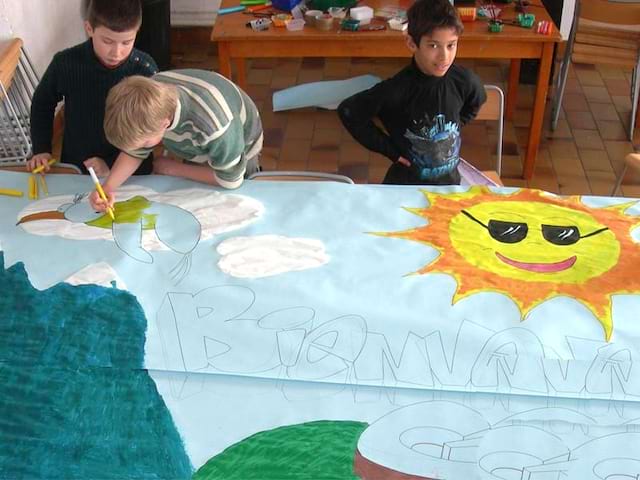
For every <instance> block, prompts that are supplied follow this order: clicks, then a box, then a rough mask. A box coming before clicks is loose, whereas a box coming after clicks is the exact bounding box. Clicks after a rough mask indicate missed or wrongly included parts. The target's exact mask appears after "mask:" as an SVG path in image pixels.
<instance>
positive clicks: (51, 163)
mask: <svg viewBox="0 0 640 480" xmlns="http://www.w3.org/2000/svg"><path fill="white" fill-rule="evenodd" d="M57 161H58V159H57V158H52V159H51V160H49V161H48V162H47V164H48V165H49V166H51V165H53V164H54V163H56V162H57ZM43 170H44V165H40V166H39V167H36V168H34V169H33V170H31V173H40V172H42V171H43Z"/></svg>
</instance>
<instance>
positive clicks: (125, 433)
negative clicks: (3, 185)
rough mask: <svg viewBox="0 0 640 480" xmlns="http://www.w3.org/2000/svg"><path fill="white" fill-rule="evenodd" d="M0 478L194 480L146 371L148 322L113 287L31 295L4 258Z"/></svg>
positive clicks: (62, 287)
mask: <svg viewBox="0 0 640 480" xmlns="http://www.w3.org/2000/svg"><path fill="white" fill-rule="evenodd" d="M0 285H1V286H2V293H1V294H0V478H3V479H4V478H11V479H13V478H47V479H53V478H64V479H71V478H82V479H105V478H118V479H122V478H152V479H153V478H172V479H173V478H188V477H190V476H191V475H192V473H193V467H192V465H191V463H190V461H189V458H188V457H187V454H186V452H185V449H184V445H183V443H182V440H181V438H180V436H179V434H178V431H177V430H176V427H175V425H174V423H173V420H172V418H171V415H170V414H169V411H168V410H167V408H166V406H165V404H164V402H163V400H162V397H161V396H160V394H159V393H158V391H157V389H156V386H155V383H154V382H153V380H152V379H151V377H150V376H149V374H148V373H147V372H146V371H145V370H144V369H143V368H142V367H143V358H144V342H145V330H146V319H145V316H144V313H143V311H142V308H141V307H140V305H139V304H138V302H137V300H136V298H135V297H134V296H133V295H131V294H129V293H127V292H125V291H121V290H117V289H115V288H103V287H99V286H95V285H92V286H71V285H68V284H59V285H56V286H54V287H52V288H49V289H48V290H46V291H42V292H40V291H38V290H36V289H34V288H33V287H32V285H31V283H30V282H29V279H28V277H27V275H26V272H25V270H24V267H23V265H22V264H18V265H14V266H13V267H11V268H10V269H8V270H5V268H4V256H3V255H2V253H1V252H0Z"/></svg>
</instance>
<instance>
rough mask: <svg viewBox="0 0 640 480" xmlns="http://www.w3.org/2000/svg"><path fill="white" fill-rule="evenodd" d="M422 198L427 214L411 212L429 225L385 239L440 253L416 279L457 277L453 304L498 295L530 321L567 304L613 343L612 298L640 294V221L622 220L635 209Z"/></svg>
mask: <svg viewBox="0 0 640 480" xmlns="http://www.w3.org/2000/svg"><path fill="white" fill-rule="evenodd" d="M422 192H423V194H424V195H425V197H426V199H427V201H428V203H429V206H428V207H427V208H408V209H407V210H409V211H410V212H412V213H414V214H416V215H418V216H420V217H422V218H425V219H427V220H428V222H429V223H428V224H427V225H425V226H420V227H417V228H413V229H410V230H405V231H401V232H387V233H380V235H383V236H388V237H396V238H403V239H407V240H414V241H417V242H421V243H425V244H428V245H430V246H432V247H434V248H435V249H437V250H438V251H439V252H440V255H439V256H438V257H437V258H436V259H435V260H434V261H433V262H432V263H431V264H429V265H427V266H425V267H423V268H421V269H420V270H418V271H417V272H415V273H416V274H426V273H447V274H450V275H452V276H453V277H454V278H455V279H456V281H457V284H458V288H457V291H456V293H455V295H454V298H453V302H454V303H455V302H457V301H458V300H460V299H461V298H464V297H466V296H468V295H471V294H473V293H476V292H481V291H496V292H500V293H503V294H505V295H508V296H509V297H511V298H512V299H513V300H514V301H515V302H516V303H517V304H518V306H519V307H520V311H521V313H522V317H523V318H524V317H526V315H527V314H528V313H529V312H530V311H531V309H533V308H534V307H535V306H536V305H538V304H540V303H542V302H544V301H545V300H548V299H550V298H553V297H556V296H568V297H572V298H575V299H576V300H578V301H579V302H581V303H582V304H584V305H585V306H586V307H587V308H588V309H589V310H590V311H591V312H592V313H593V314H594V316H595V317H596V318H597V319H598V321H599V322H600V323H601V324H602V326H603V329H604V333H605V337H606V339H607V340H609V339H610V337H611V333H612V331H613V324H612V318H611V302H612V298H611V297H612V296H613V295H615V294H630V293H632V294H640V273H639V271H638V268H639V266H640V244H638V243H636V242H635V241H634V239H633V238H632V236H631V232H632V231H633V230H634V229H635V228H636V227H640V219H638V217H633V216H629V215H625V213H624V212H625V211H626V210H627V209H628V208H629V207H630V206H631V205H633V204H635V203H636V202H632V203H630V204H629V203H625V204H622V205H620V204H618V205H613V206H609V207H604V208H590V207H588V206H586V205H585V204H584V203H583V202H582V201H581V199H580V197H557V196H554V195H550V194H547V193H545V192H541V191H538V190H518V191H516V192H513V193H510V194H502V193H496V192H492V191H491V190H489V189H487V188H486V187H472V188H470V189H469V190H468V191H466V192H461V193H450V194H439V193H434V192H430V191H427V190H423V191H422Z"/></svg>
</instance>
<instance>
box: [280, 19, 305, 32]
mask: <svg viewBox="0 0 640 480" xmlns="http://www.w3.org/2000/svg"><path fill="white" fill-rule="evenodd" d="M284 23H285V24H286V26H287V30H289V31H290V32H297V31H299V30H302V29H303V28H304V20H303V19H301V18H292V19H291V20H287V21H285V22H284Z"/></svg>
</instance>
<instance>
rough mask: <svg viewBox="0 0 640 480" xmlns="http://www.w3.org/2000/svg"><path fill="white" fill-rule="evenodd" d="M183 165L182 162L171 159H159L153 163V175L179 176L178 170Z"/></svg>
mask: <svg viewBox="0 0 640 480" xmlns="http://www.w3.org/2000/svg"><path fill="white" fill-rule="evenodd" d="M179 165H182V161H179V160H174V159H173V158H169V157H158V158H156V159H155V160H154V161H153V173H155V174H156V175H171V176H174V177H175V176H178V172H177V169H178V168H179Z"/></svg>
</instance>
